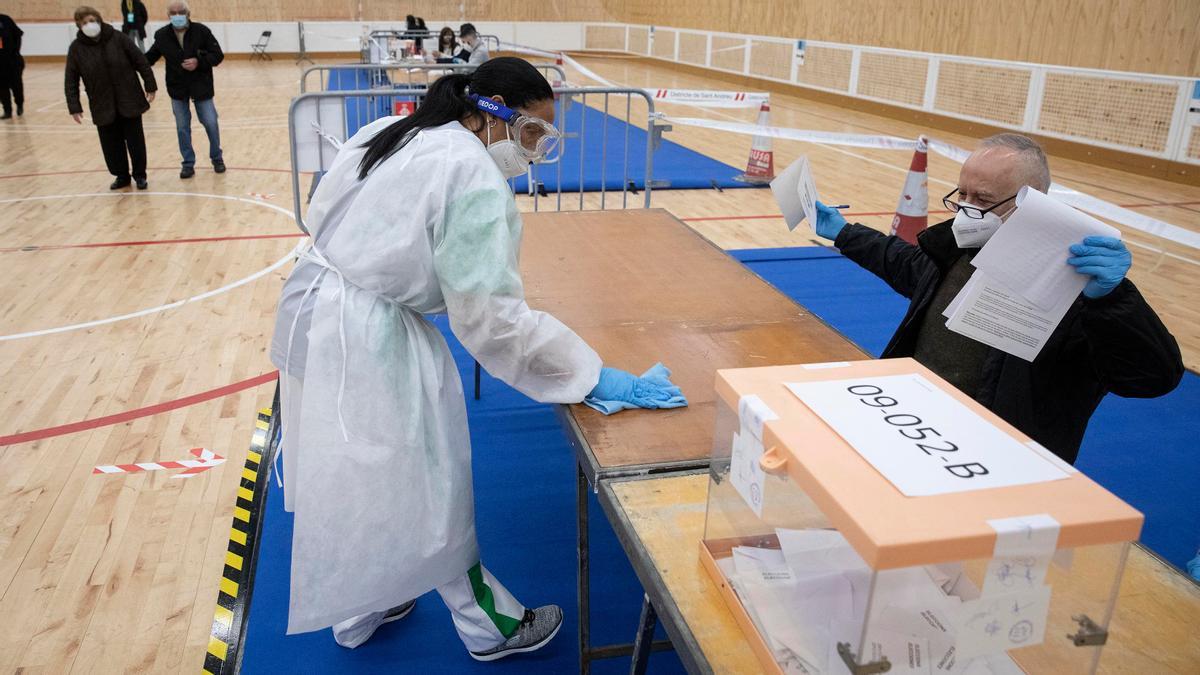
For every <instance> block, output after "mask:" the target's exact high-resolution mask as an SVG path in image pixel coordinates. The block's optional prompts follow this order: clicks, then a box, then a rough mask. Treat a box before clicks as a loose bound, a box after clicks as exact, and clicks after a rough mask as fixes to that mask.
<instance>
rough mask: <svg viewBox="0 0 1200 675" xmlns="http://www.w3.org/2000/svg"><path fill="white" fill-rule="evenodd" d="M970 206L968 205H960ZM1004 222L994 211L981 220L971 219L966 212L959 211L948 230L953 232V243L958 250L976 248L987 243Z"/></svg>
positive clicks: (984, 215)
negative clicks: (956, 245)
mask: <svg viewBox="0 0 1200 675" xmlns="http://www.w3.org/2000/svg"><path fill="white" fill-rule="evenodd" d="M961 205H962V206H970V204H961ZM1003 224H1004V221H1003V220H1002V219H1001V218H1000V216H998V215H996V213H995V212H994V211H988V212H987V213H985V214H983V217H982V218H972V217H970V216H968V215H967V213H966V211H964V210H962V209H959V211H958V213H956V214H954V224H953V225H951V226H950V229H951V230H952V231H953V232H954V243H956V244H958V247H959V248H978V247H980V246H983V245H984V244H986V243H987V242H988V239H991V238H992V235H993V234H996V230H998V229H1000V226H1001V225H1003Z"/></svg>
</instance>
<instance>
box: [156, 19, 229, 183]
mask: <svg viewBox="0 0 1200 675" xmlns="http://www.w3.org/2000/svg"><path fill="white" fill-rule="evenodd" d="M167 17H168V19H169V20H170V21H171V23H170V24H168V25H166V26H163V27H162V28H159V29H158V30H157V31H155V33H154V45H153V46H152V47H150V51H148V52H146V58H147V59H148V60H149V61H150V65H154V63H155V62H156V61H158V60H159V59H164V60H165V61H166V62H167V93H168V94H170V96H171V111H172V112H173V113H175V132H176V135H177V136H178V137H179V154H180V155H181V156H182V158H183V165H182V167H181V168H180V170H179V177H180V178H191V177H192V176H194V175H196V152H195V151H194V150H193V149H192V111H191V107H190V103H191V102H193V101H194V102H195V105H196V117H199V118H200V125H201V126H203V127H204V131H205V132H206V133H207V134H208V157H209V159H211V160H212V165H213V171H216V172H217V173H225V157H224V155H223V154H222V152H221V130H220V128H219V127H218V126H217V106H216V104H215V103H213V96H214V95H215V90H214V87H213V68H215V67H217V66H218V65H219V64H220V63H221V61H224V60H225V54H224V53H222V52H221V45H219V44H218V43H217V39H216V38H215V37H213V34H212V31H211V30H209V28H208V26H205V25H204V24H202V23H196V22H194V21H192V13H191V10H189V9H188V4H187V2H184V1H183V0H175V1H174V2H172V3H171V4H169V5H167Z"/></svg>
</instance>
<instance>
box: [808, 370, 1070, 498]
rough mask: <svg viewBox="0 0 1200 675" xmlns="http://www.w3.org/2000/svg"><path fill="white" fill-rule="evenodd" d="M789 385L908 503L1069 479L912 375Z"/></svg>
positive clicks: (1033, 452)
mask: <svg viewBox="0 0 1200 675" xmlns="http://www.w3.org/2000/svg"><path fill="white" fill-rule="evenodd" d="M787 387H788V389H790V390H791V391H792V393H794V394H795V395H796V396H797V397H799V398H800V400H801V401H803V402H804V404H805V405H806V406H808V408H809V409H811V410H812V411H813V412H814V413H816V414H817V416H819V417H820V418H821V419H822V420H824V421H825V423H826V424H828V425H829V426H830V427H831V428H832V429H833V430H834V431H835V432H837V433H838V435H840V436H841V437H842V438H843V439H845V441H846V442H847V443H849V444H850V446H851V447H853V448H854V449H855V450H856V451H857V452H858V453H859V454H860V455H862V456H863V458H864V459H866V460H867V461H868V462H870V463H871V465H872V466H874V467H875V469H877V470H878V471H879V472H880V473H882V474H883V475H884V477H885V478H887V479H888V480H889V481H891V483H892V484H893V485H894V486H896V489H898V490H899V491H900V492H901V493H902V494H904V495H905V496H908V497H922V496H929V495H939V494H948V493H954V492H966V491H969V490H980V489H986V488H995V487H1008V486H1013V485H1026V484H1029V483H1040V482H1044V481H1051V480H1059V479H1062V478H1066V477H1067V474H1066V472H1064V471H1062V470H1061V469H1060V468H1058V467H1057V466H1055V465H1053V464H1052V463H1050V462H1048V461H1046V459H1045V458H1043V457H1042V456H1041V455H1039V454H1038V453H1037V452H1036V451H1034V450H1032V449H1031V448H1029V447H1027V446H1026V445H1025V444H1023V443H1021V442H1020V441H1018V440H1017V439H1015V438H1013V437H1012V436H1010V435H1008V434H1007V433H1005V432H1004V431H1002V430H1001V429H999V428H997V427H996V426H994V425H992V424H991V423H990V422H988V421H987V420H985V419H984V418H983V417H981V416H980V415H978V414H976V413H975V412H974V411H972V410H971V409H970V408H968V407H967V406H966V405H964V404H962V403H961V402H959V401H958V400H957V399H955V398H954V397H953V396H951V395H950V394H948V393H946V392H945V391H943V390H942V389H940V388H938V387H937V386H935V385H934V384H933V383H932V382H930V381H929V380H927V379H926V378H924V377H922V376H921V375H919V374H916V373H910V374H905V375H887V376H880V377H858V378H852V379H844V380H826V381H821V382H797V383H790V384H787Z"/></svg>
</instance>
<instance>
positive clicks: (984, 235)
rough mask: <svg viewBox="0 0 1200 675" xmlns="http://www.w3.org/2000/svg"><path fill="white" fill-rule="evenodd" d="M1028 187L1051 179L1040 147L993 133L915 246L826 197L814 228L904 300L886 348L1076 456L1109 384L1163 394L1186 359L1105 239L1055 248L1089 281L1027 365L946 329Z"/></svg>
mask: <svg viewBox="0 0 1200 675" xmlns="http://www.w3.org/2000/svg"><path fill="white" fill-rule="evenodd" d="M1025 185H1029V186H1031V187H1034V188H1036V189H1038V190H1041V191H1042V192H1046V191H1047V190H1049V189H1050V169H1049V166H1048V165H1047V163H1046V155H1045V154H1044V153H1043V152H1042V148H1041V146H1039V145H1038V144H1037V142H1036V141H1034V140H1033V139H1030V138H1027V137H1025V136H1021V135H1018V134H999V135H997V136H992V137H990V138H985V139H984V140H983V141H982V142H981V143H980V146H979V149H978V150H976V151H975V152H974V153H973V154H972V155H971V156H970V158H968V159H967V161H966V162H965V163H964V164H963V167H962V171H961V172H960V173H959V176H958V186H957V187H956V188H955V189H954V190H951V191H950V193H949V194H948V195H946V197H945V198H944V200H943V201H944V202H945V203H946V206H947V208H949V209H950V210H951V211H952V212H954V213H955V217H954V219H953V220H948V221H946V222H943V223H939V224H937V225H934V226H932V227H930V228H929V229H928V230H926V231H925V232H922V233H921V234H920V235H919V236H918V237H917V244H916V245H915V246H913V245H911V244H908V243H906V242H904V241H903V240H901V239H900V238H898V237H895V236H891V237H889V236H886V235H883V234H880V233H879V232H877V231H876V230H874V229H871V228H869V227H866V226H864V225H859V224H857V223H856V224H847V223H846V220H845V219H844V218H843V217H842V216H841V214H839V213H838V212H837V211H836V210H834V209H831V208H829V207H827V206H824V205H823V204H818V207H817V208H818V211H819V215H818V218H817V225H816V230H817V234H819V235H821V236H822V237H825V238H827V239H833V240H834V245H835V246H836V247H837V248H838V250H840V251H841V252H842V253H843V254H844V255H845V256H846V257H847V258H850V259H851V260H853V261H854V262H856V263H858V264H859V265H861V266H862V267H863V268H865V269H867V270H869V271H871V272H873V273H874V274H875V275H876V276H878V277H879V278H881V279H883V280H884V281H886V282H887V283H888V284H889V285H890V286H891V287H892V288H893V289H895V290H896V292H898V293H900V294H901V295H903V296H905V297H906V298H909V299H910V300H911V301H912V302H911V304H910V305H909V307H908V313H907V314H906V315H905V317H904V320H903V321H902V322H901V323H900V327H899V328H898V329H897V330H896V334H895V335H893V336H892V340H891V342H889V343H888V346H887V348H885V349H884V351H883V354H882V356H883V358H889V357H903V356H911V357H913V358H915V359H916V360H918V361H920V362H921V363H922V364H924V365H925V366H927V367H928V368H929V369H930V370H933V371H934V372H935V373H937V374H938V375H940V376H942V377H943V378H945V379H946V380H947V381H949V382H950V383H951V384H953V385H954V386H956V387H958V388H959V389H960V390H962V391H963V392H965V393H966V394H968V395H970V396H972V397H973V398H975V400H977V401H979V402H980V403H982V404H983V405H985V406H987V407H988V408H989V409H990V410H992V411H993V412H995V413H996V414H997V415H999V416H1000V417H1002V418H1004V419H1005V420H1007V421H1008V422H1010V423H1011V424H1012V425H1013V426H1015V427H1017V428H1018V429H1020V430H1021V431H1024V432H1025V433H1026V434H1028V435H1029V436H1031V437H1032V438H1033V439H1034V440H1036V441H1038V442H1039V443H1041V444H1042V445H1044V446H1045V447H1047V448H1049V449H1050V450H1051V451H1053V452H1054V453H1055V454H1056V455H1058V456H1059V457H1061V458H1063V459H1064V460H1066V461H1068V462H1071V463H1074V462H1075V458H1076V456H1077V455H1078V454H1079V445H1080V443H1081V442H1082V440H1083V433H1084V430H1085V429H1086V428H1087V423H1088V419H1089V418H1091V416H1092V413H1093V412H1094V411H1095V410H1096V406H1097V405H1099V404H1100V399H1102V398H1104V395H1105V394H1106V393H1108V392H1112V393H1114V394H1116V395H1118V396H1126V397H1136V398H1151V397H1154V396H1162V395H1163V394H1166V393H1168V392H1170V391H1171V390H1172V389H1174V388H1175V386H1176V385H1177V384H1179V380H1180V378H1181V377H1182V376H1183V362H1182V360H1181V359H1180V355H1179V346H1178V345H1177V344H1176V342H1175V338H1174V337H1173V336H1172V335H1171V333H1170V332H1168V331H1167V329H1166V327H1165V326H1163V324H1162V321H1160V320H1159V318H1158V316H1157V315H1156V314H1155V313H1154V310H1153V309H1151V308H1150V306H1149V305H1148V304H1146V300H1145V299H1144V298H1143V297H1142V295H1141V293H1139V292H1138V290H1137V287H1135V286H1134V285H1133V282H1131V281H1129V280H1128V279H1126V278H1125V274H1126V272H1128V271H1129V267H1130V264H1131V263H1132V258H1131V256H1130V254H1129V251H1128V250H1126V248H1125V245H1124V244H1122V243H1121V242H1120V241H1119V240H1117V239H1110V238H1107V237H1088V238H1087V239H1085V240H1084V241H1082V242H1080V243H1078V244H1075V245H1073V246H1071V247H1070V250H1069V251H1063V260H1064V262H1066V263H1068V264H1070V265H1072V266H1074V268H1075V271H1076V272H1078V273H1080V274H1083V275H1086V276H1087V277H1088V282H1087V285H1086V287H1085V288H1084V289H1083V293H1082V294H1081V295H1080V297H1079V298H1078V299H1077V300H1076V301H1075V304H1074V305H1073V306H1072V307H1071V309H1070V310H1069V311H1068V312H1067V314H1066V316H1064V317H1063V320H1062V322H1061V323H1060V324H1059V325H1058V328H1057V329H1056V330H1055V331H1054V333H1053V334H1052V335H1051V337H1050V340H1049V342H1047V344H1046V346H1045V347H1044V348H1043V349H1042V351H1041V353H1040V354H1039V355H1038V357H1037V359H1035V360H1034V361H1033V362H1032V363H1031V362H1028V361H1025V360H1023V359H1020V358H1017V357H1015V356H1011V355H1009V354H1006V353H1004V352H1001V351H999V350H997V349H993V348H991V347H989V346H987V345H985V344H983V343H980V342H976V341H975V340H972V339H971V338H969V337H966V336H964V335H960V334H958V333H955V332H953V331H951V330H949V329H948V328H946V319H945V317H944V316H943V315H942V312H943V311H944V310H945V309H946V307H947V305H949V304H950V301H951V300H952V299H954V296H955V295H957V294H958V292H959V290H961V289H962V287H963V285H964V284H965V283H966V282H967V279H968V278H970V276H971V273H972V271H973V270H974V268H973V267H972V266H971V259H972V258H973V257H974V256H975V254H976V253H978V252H979V249H980V247H982V246H983V245H984V244H985V243H986V242H987V239H988V238H989V237H990V236H991V234H992V233H993V232H995V231H996V229H998V228H999V227H1000V225H1001V224H1002V223H1003V222H1004V220H1005V219H1007V218H1008V216H1009V215H1010V214H1012V212H1013V210H1014V209H1015V208H1016V206H1015V203H1014V202H1015V198H1016V196H1017V192H1018V191H1019V190H1020V189H1021V188H1022V187H1023V186H1025Z"/></svg>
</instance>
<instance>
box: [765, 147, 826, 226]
mask: <svg viewBox="0 0 1200 675" xmlns="http://www.w3.org/2000/svg"><path fill="white" fill-rule="evenodd" d="M771 194H773V195H774V196H775V203H777V204H779V210H780V211H781V212H782V213H783V219H784V220H785V221H786V222H787V226H788V229H789V230H795V229H796V226H797V225H799V224H800V221H802V220H806V219H807V220H808V224H809V226H810V227H812V228H814V229H815V228H816V226H817V187H816V185H815V184H814V183H813V177H812V169H811V168H810V167H809V164H808V157H806V156H804V155H800V159H797V160H796V161H794V162H792V163H791V165H789V166H788V168H786V169H784V170H783V173H781V174H779V175H778V176H776V177H775V180H773V181H771Z"/></svg>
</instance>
